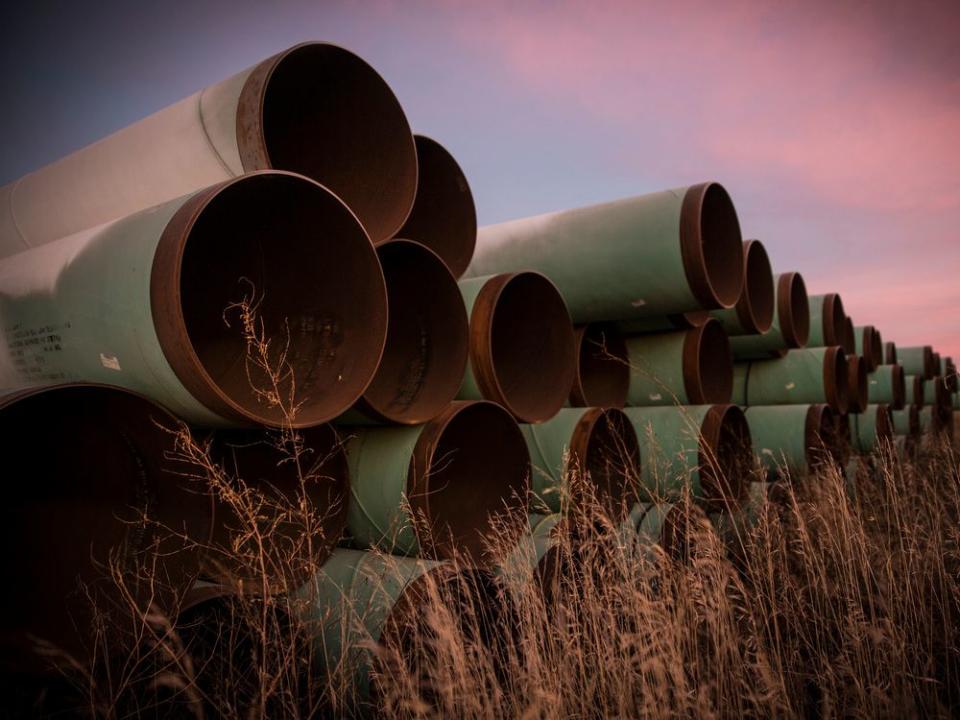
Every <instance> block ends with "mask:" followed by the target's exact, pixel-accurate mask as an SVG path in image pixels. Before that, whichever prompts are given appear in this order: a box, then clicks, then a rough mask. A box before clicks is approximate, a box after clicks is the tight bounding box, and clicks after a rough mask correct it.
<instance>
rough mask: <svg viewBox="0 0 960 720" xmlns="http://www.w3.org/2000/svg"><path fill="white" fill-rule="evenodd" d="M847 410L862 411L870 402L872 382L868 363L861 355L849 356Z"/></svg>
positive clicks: (852, 411)
mask: <svg viewBox="0 0 960 720" xmlns="http://www.w3.org/2000/svg"><path fill="white" fill-rule="evenodd" d="M847 389H848V391H849V403H848V405H847V411H848V412H851V413H860V412H863V411H864V410H866V408H867V405H869V404H870V383H869V382H868V381H867V364H866V362H865V361H864V359H863V358H862V357H861V356H860V355H848V356H847Z"/></svg>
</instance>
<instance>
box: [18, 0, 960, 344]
mask: <svg viewBox="0 0 960 720" xmlns="http://www.w3.org/2000/svg"><path fill="white" fill-rule="evenodd" d="M17 5H18V7H13V6H12V4H10V3H8V4H6V5H5V7H4V9H3V10H0V26H2V29H0V40H2V42H0V55H2V59H3V73H2V74H0V98H2V99H3V113H2V115H0V126H2V129H3V138H4V139H3V154H2V156H0V184H3V183H6V182H9V181H11V180H14V179H15V178H17V177H19V176H20V175H22V174H24V173H26V172H29V171H30V170H32V169H34V168H36V167H39V166H41V165H43V164H45V163H47V162H49V161H51V160H54V159H56V158H57V157H59V156H61V155H63V154H65V153H68V152H70V151H71V150H74V149H76V148H79V147H81V146H83V145H85V144H87V143H89V142H92V141H94V140H96V139H98V138H100V137H102V136H104V135H106V134H108V133H110V132H111V131H113V130H116V129H118V128H120V127H122V126H124V125H126V124H128V123H130V122H132V121H135V120H137V119H139V118H141V117H143V116H145V115H147V114H149V113H151V112H153V111H154V110H157V109H159V108H161V107H164V106H165V105H168V104H170V103H171V102H174V101H176V100H178V99H180V98H181V97H183V96H185V95H187V94H189V93H191V92H193V91H194V90H197V89H199V88H200V87H203V86H205V85H208V84H210V83H212V82H216V81H217V80H220V79H222V78H224V77H227V76H228V75H230V74H233V73H234V72H236V71H238V70H240V69H242V68H244V67H246V66H248V65H251V64H253V63H254V62H256V61H257V60H260V59H262V58H264V57H266V56H268V55H271V54H273V53H274V52H276V51H278V50H281V49H283V48H284V47H286V46H289V45H292V44H294V43H296V42H299V41H302V40H309V39H318V40H328V41H331V42H335V43H337V44H340V45H343V46H345V47H348V48H350V49H352V50H354V51H355V52H357V53H359V54H360V55H362V56H363V57H364V58H366V59H367V60H368V61H369V62H370V63H371V64H372V65H373V66H374V67H375V68H377V70H379V72H380V73H381V74H382V75H383V76H384V78H385V79H386V80H387V81H388V82H389V83H390V84H391V85H392V87H393V88H394V91H395V92H396V93H397V96H398V97H399V99H400V101H401V102H402V103H403V105H404V107H405V109H406V111H407V114H408V117H409V118H410V122H411V124H412V126H413V127H414V129H415V130H417V131H420V132H424V133H427V134H429V135H432V136H433V137H435V138H436V139H438V140H440V141H441V142H443V143H444V144H445V145H446V146H447V147H448V148H449V149H450V150H451V151H452V152H453V153H454V155H455V156H456V157H457V158H458V160H459V162H460V163H461V165H462V166H463V168H464V170H465V172H466V174H467V177H468V179H469V180H470V183H471V185H472V187H473V191H474V194H475V197H476V201H477V209H478V213H479V217H480V222H481V224H486V223H492V222H498V221H501V220H507V219H510V218H514V217H520V216H524V215H532V214H536V213H540V212H545V211H548V210H555V209H559V208H565V207H573V206H577V205H583V204H587V203H592V202H598V201H603V200H609V199H613V198H617V197H621V196H625V195H633V194H640V193H644V192H649V191H654V190H659V189H663V188H668V187H675V186H679V185H686V184H690V183H693V182H699V181H702V180H707V179H713V180H718V181H720V182H722V183H723V184H724V185H725V186H726V187H727V189H728V190H729V191H730V193H731V195H732V197H733V199H734V202H735V203H736V205H737V210H738V213H739V216H740V222H741V226H742V228H743V230H744V235H745V237H756V238H759V239H761V240H762V241H763V242H764V243H765V244H766V246H767V249H768V251H769V252H770V255H771V258H772V260H773V263H774V267H775V270H778V271H784V270H799V271H800V272H802V273H803V275H804V277H805V278H806V280H807V285H808V288H809V289H810V291H811V292H812V293H818V292H828V291H838V292H840V293H841V295H842V296H843V300H844V304H845V305H846V308H847V311H848V312H849V313H850V314H851V315H852V317H853V319H854V322H856V323H857V324H867V323H869V324H874V325H876V326H877V327H878V328H879V329H880V330H881V332H882V333H883V334H884V338H885V339H888V340H895V341H896V342H897V343H898V344H900V345H910V344H917V343H932V344H933V345H934V346H935V347H936V348H937V349H938V350H940V351H941V352H943V353H946V354H952V355H953V356H954V357H958V358H960V319H958V318H960V314H958V308H960V282H958V279H960V4H958V3H957V2H953V3H950V2H939V3H938V2H922V1H921V2H917V1H913V2H904V3H893V2H830V3H816V2H777V3H761V2H742V3H736V2H733V3H715V2H713V3H687V2H682V1H677V0H674V1H672V2H663V3H661V2H622V3H621V2H592V3H585V2H580V3H565V2H499V0H486V1H484V2H435V3H434V2H419V1H407V2H363V3H349V2H324V1H323V0H313V1H312V2H273V3H264V2H257V3H254V2H197V1H195V2H190V3H187V2H180V1H169V2H163V3H149V4H148V3H142V5H144V6H145V7H137V6H138V5H139V3H134V2H126V3H120V2H100V3H76V2H29V3H19V4H17ZM147 5H149V8H147V7H146V6H147Z"/></svg>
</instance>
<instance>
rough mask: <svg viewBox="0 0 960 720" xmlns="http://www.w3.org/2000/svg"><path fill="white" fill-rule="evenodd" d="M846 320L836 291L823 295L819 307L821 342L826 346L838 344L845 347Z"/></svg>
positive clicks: (841, 302)
mask: <svg viewBox="0 0 960 720" xmlns="http://www.w3.org/2000/svg"><path fill="white" fill-rule="evenodd" d="M846 321H847V315H846V313H845V312H844V310H843V301H842V300H841V299H840V296H839V295H838V294H837V293H827V294H826V295H824V296H823V305H822V306H821V308H820V323H821V326H822V328H823V344H824V345H825V346H826V347H831V346H833V345H839V346H841V347H844V348H845V346H846V338H845V337H844V336H845V334H846Z"/></svg>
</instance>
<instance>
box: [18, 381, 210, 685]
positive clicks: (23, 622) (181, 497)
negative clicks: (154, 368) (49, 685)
mask: <svg viewBox="0 0 960 720" xmlns="http://www.w3.org/2000/svg"><path fill="white" fill-rule="evenodd" d="M179 428H180V424H179V422H178V421H177V420H176V419H175V418H174V417H173V416H171V415H170V414H169V413H167V411H166V410H164V409H163V408H161V407H159V406H157V405H155V404H154V403H152V402H150V401H149V400H147V399H146V398H144V397H142V396H139V395H136V394H134V393H131V392H129V391H126V390H123V389H120V388H112V387H106V386H103V385H99V386H98V385H79V384H72V385H59V386H53V387H45V388H31V389H28V390H21V391H18V392H15V393H12V394H7V395H3V396H0V433H2V435H0V436H2V437H3V442H4V448H5V452H4V454H3V457H4V468H3V472H2V475H3V477H5V478H7V483H6V488H5V493H4V501H3V503H2V505H0V541H2V542H3V547H5V548H7V553H6V557H5V560H4V576H5V580H4V583H5V585H4V587H5V590H4V591H3V593H0V610H2V614H0V640H2V641H0V667H2V668H4V669H11V668H14V669H16V670H17V671H23V670H26V669H34V668H36V669H37V670H48V669H49V668H50V665H51V663H52V664H54V665H58V664H60V662H61V660H60V658H59V657H50V656H46V657H42V656H41V655H40V654H38V653H37V649H38V644H37V639H38V638H39V639H42V640H44V641H48V642H50V643H52V644H53V646H55V647H56V648H57V649H58V650H62V651H65V652H67V653H70V654H71V656H72V658H73V659H74V662H84V663H86V662H87V661H88V660H89V659H90V655H89V654H88V653H89V652H91V649H92V648H96V649H97V650H101V649H102V647H101V643H103V642H106V643H108V644H109V643H112V641H113V636H112V635H110V634H109V633H108V635H107V636H105V637H94V632H93V631H94V625H95V622H94V619H93V618H92V617H91V612H92V610H93V607H92V606H91V604H90V599H91V598H92V599H93V600H94V601H95V602H96V603H97V606H98V607H99V608H100V609H101V610H102V609H105V608H110V609H111V610H114V609H117V610H118V611H120V617H118V618H116V619H117V620H118V623H119V625H121V626H122V625H123V623H124V622H125V618H124V616H123V612H124V609H125V608H128V607H129V605H128V602H129V601H131V600H132V601H134V602H135V603H136V604H137V607H136V612H137V613H139V612H146V611H147V610H148V606H149V605H150V604H151V603H153V604H155V605H156V607H158V608H159V609H160V610H161V611H163V612H171V611H172V610H173V609H174V606H175V605H176V602H177V599H178V598H179V597H180V595H181V594H182V593H183V592H185V591H186V590H187V589H188V588H189V587H190V586H191V585H192V584H193V581H194V579H195V578H196V576H197V574H198V572H199V570H200V563H201V559H202V549H203V548H205V547H206V545H207V544H208V542H209V539H210V531H211V523H212V520H213V517H212V511H213V508H212V505H211V501H210V497H209V495H207V494H206V493H205V492H204V489H205V488H204V487H203V486H202V485H200V484H199V483H198V482H195V481H194V480H192V479H191V477H190V476H191V475H192V474H196V473H198V472H199V471H200V469H199V468H194V467H192V466H191V465H189V464H186V463H184V462H179V461H178V460H177V458H176V449H177V448H176V444H175V440H176V439H175V432H176V431H177V430H178V429H179ZM145 518H149V519H150V521H152V522H147V521H146V520H145ZM111 558H112V559H113V560H115V561H118V564H116V565H115V566H111V564H110V561H111ZM112 569H116V570H118V571H119V572H120V573H121V574H122V579H123V584H124V587H123V590H121V586H120V584H118V582H117V579H116V578H114V577H111V574H110V571H111V570H112ZM148 576H149V577H151V578H153V582H151V583H146V582H140V579H141V578H145V577H148ZM87 593H90V597H88V596H87ZM126 593H129V595H130V596H129V597H127V596H125V594H126ZM131 609H132V608H131Z"/></svg>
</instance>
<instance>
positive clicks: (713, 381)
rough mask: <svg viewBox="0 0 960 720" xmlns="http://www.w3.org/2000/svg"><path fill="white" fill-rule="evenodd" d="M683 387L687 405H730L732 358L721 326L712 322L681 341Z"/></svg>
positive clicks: (690, 333) (693, 331)
mask: <svg viewBox="0 0 960 720" xmlns="http://www.w3.org/2000/svg"><path fill="white" fill-rule="evenodd" d="M683 386H684V391H685V392H686V394H687V399H688V401H689V404H690V405H712V404H723V403H728V402H730V396H731V395H732V394H733V355H732V354H731V352H730V340H729V338H728V337H727V333H726V332H725V331H724V329H723V326H722V325H721V324H720V322H719V321H718V320H716V319H714V318H711V319H710V320H708V321H707V322H705V323H704V324H703V325H701V326H700V327H697V328H693V329H692V330H689V331H687V335H686V337H685V338H684V340H683Z"/></svg>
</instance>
